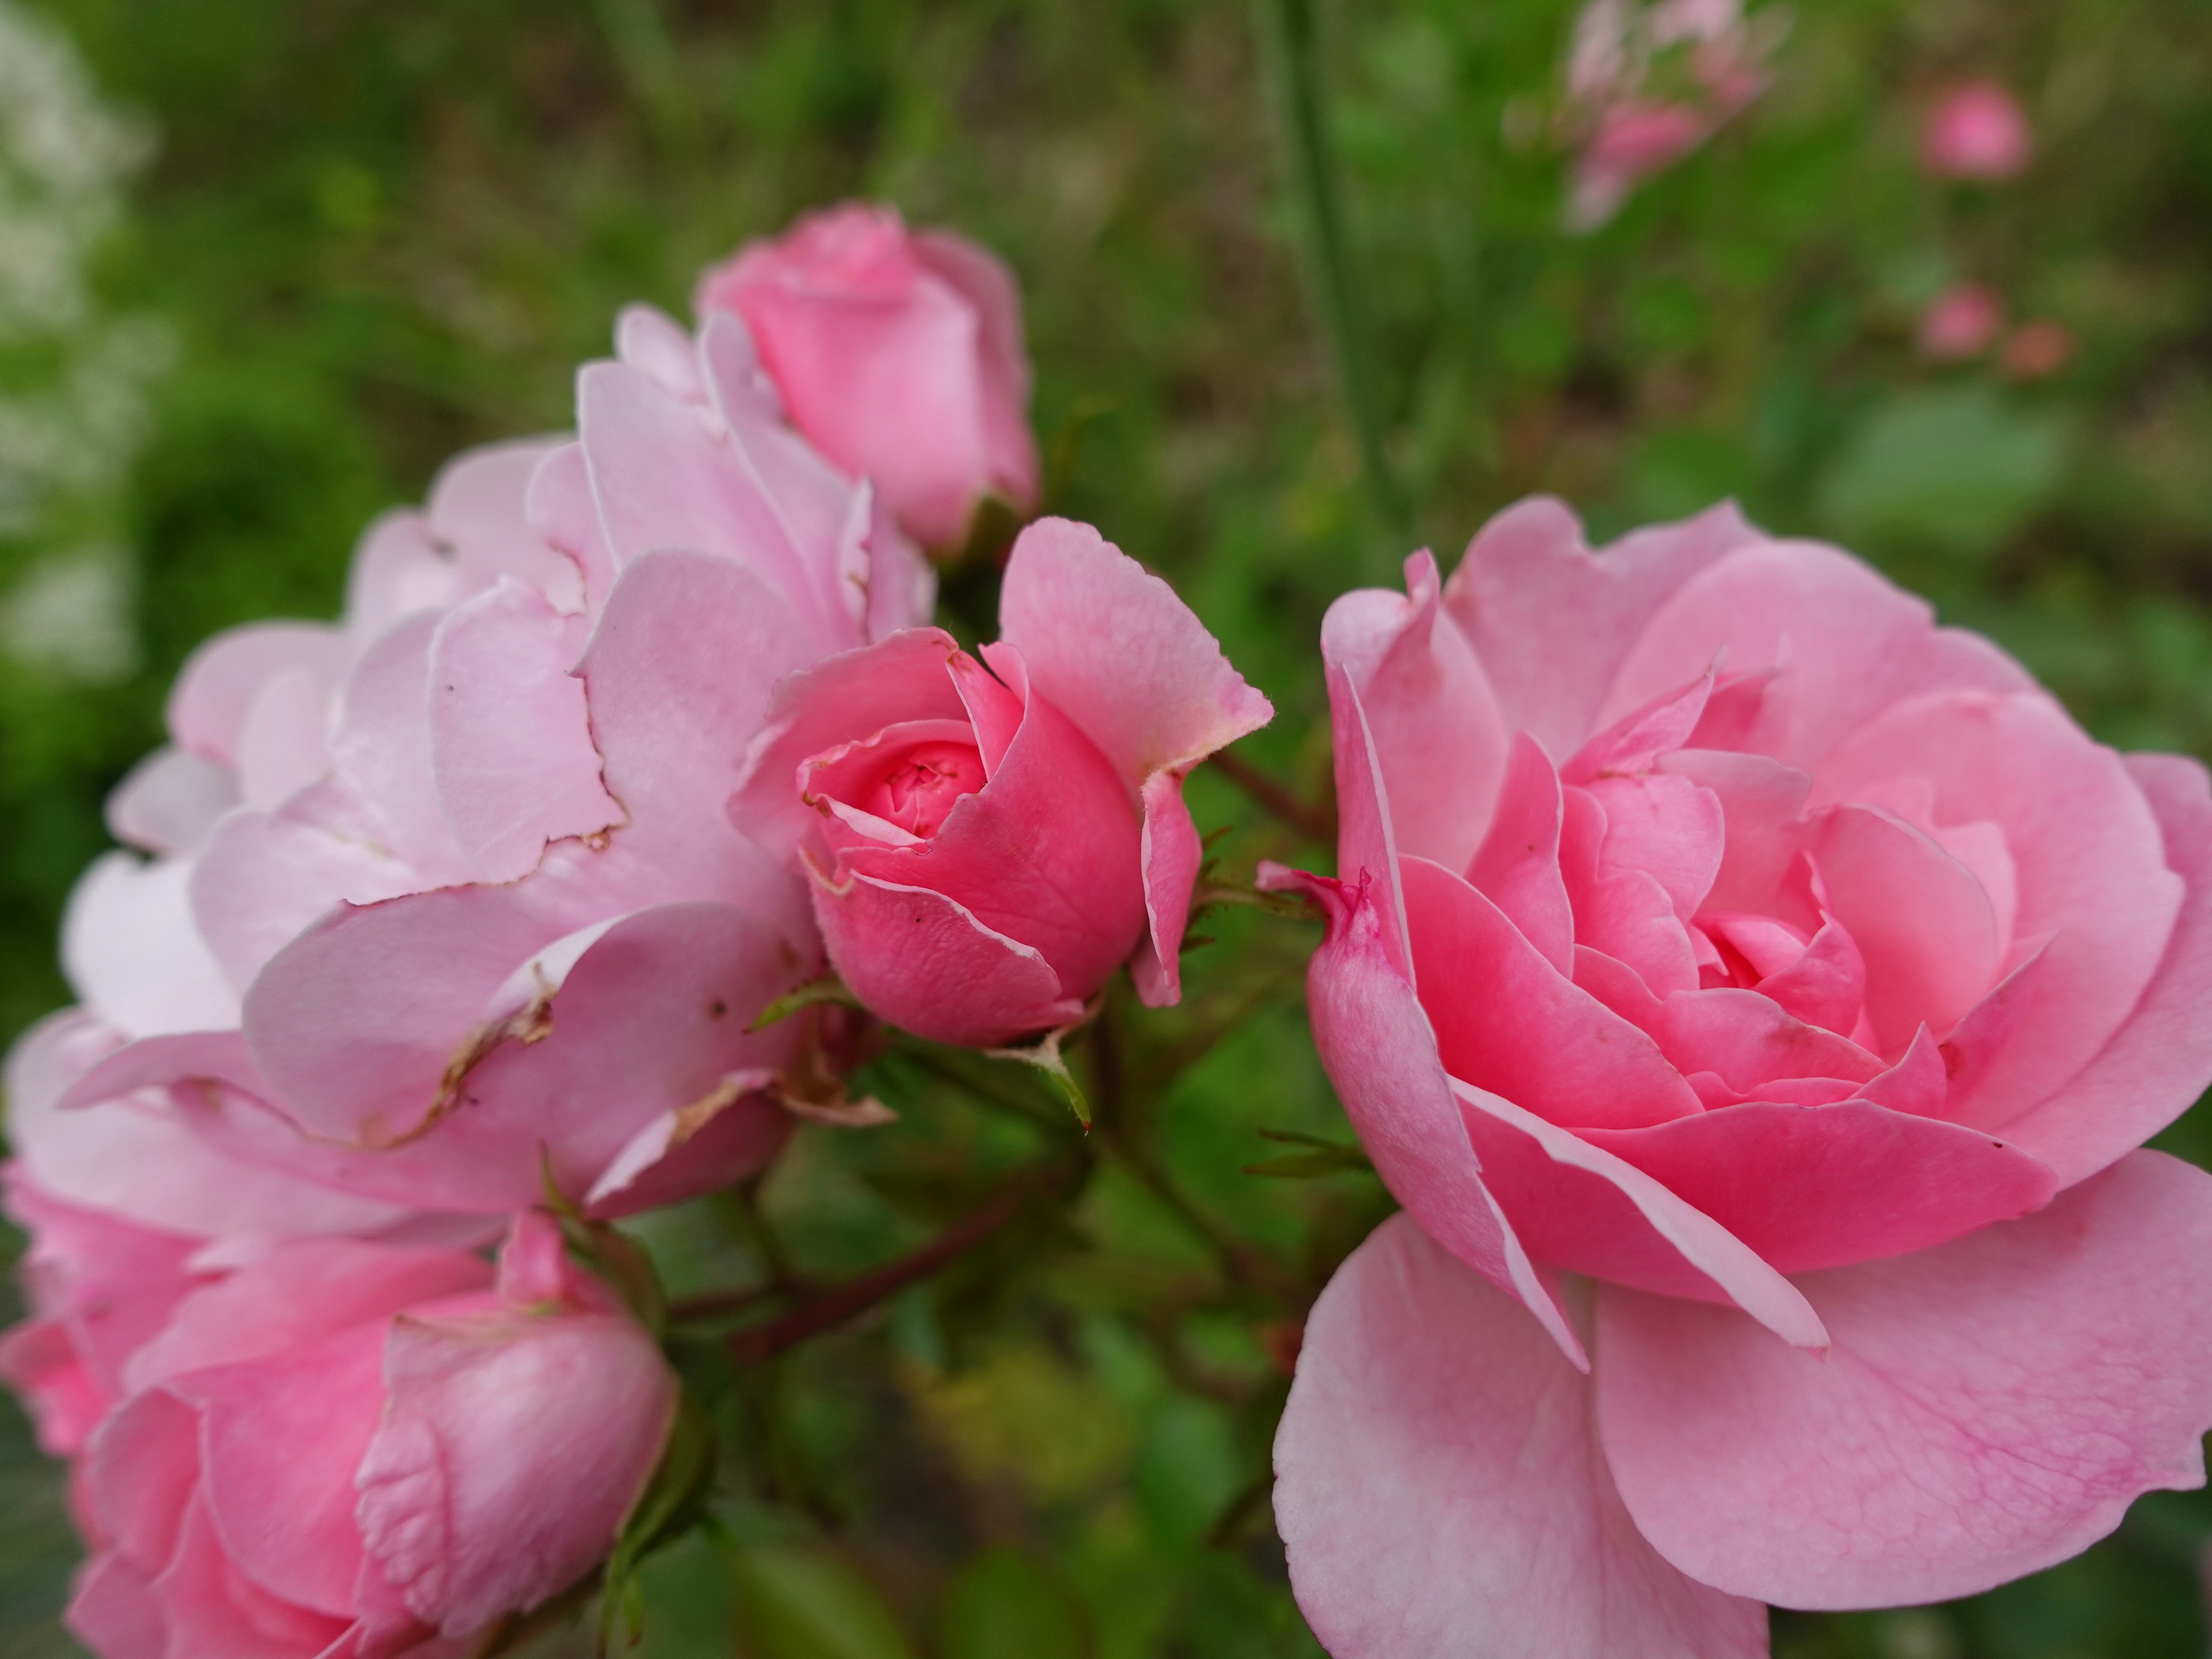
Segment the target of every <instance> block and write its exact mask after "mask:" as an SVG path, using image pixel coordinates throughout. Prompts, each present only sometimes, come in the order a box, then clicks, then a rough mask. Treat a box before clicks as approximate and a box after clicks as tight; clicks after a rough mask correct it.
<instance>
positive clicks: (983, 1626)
mask: <svg viewBox="0 0 2212 1659" xmlns="http://www.w3.org/2000/svg"><path fill="white" fill-rule="evenodd" d="M1088 1623H1089V1621H1088V1620H1087V1619H1086V1617H1085V1613H1084V1608H1083V1605H1082V1603H1081V1602H1079V1601H1077V1600H1076V1599H1075V1597H1074V1596H1073V1595H1072V1594H1071V1593H1070V1592H1069V1590H1068V1589H1067V1587H1066V1585H1065V1584H1064V1583H1061V1582H1060V1577H1059V1576H1058V1575H1057V1574H1055V1573H1054V1571H1052V1570H1051V1568H1049V1567H1048V1566H1047V1565H1045V1564H1044V1563H1042V1562H1041V1561H1037V1560H1036V1559H1032V1558H1031V1557H1030V1556H1027V1555H1024V1553H1022V1552H1020V1551H1019V1550H1014V1549H1006V1548H1003V1547H1002V1548H999V1549H992V1550H986V1551H985V1552H984V1553H982V1554H981V1555H979V1556H977V1557H976V1558H975V1559H974V1560H972V1561H970V1562H969V1563H968V1565H966V1566H964V1567H963V1568H961V1570H960V1571H958V1572H957V1574H955V1575H954V1577H953V1579H952V1582H951V1583H949V1584H947V1585H946V1586H945V1601H944V1604H943V1606H942V1607H941V1609H940V1611H939V1615H938V1626H937V1651H938V1656H939V1659H1086V1656H1088V1655H1089V1654H1090V1653H1091V1650H1092V1643H1091V1636H1090V1631H1089V1628H1088Z"/></svg>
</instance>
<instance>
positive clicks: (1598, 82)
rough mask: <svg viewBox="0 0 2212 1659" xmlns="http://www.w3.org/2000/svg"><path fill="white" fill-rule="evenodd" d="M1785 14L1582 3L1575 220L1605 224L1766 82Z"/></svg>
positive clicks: (1708, 4) (1573, 121) (1677, 1)
mask: <svg viewBox="0 0 2212 1659" xmlns="http://www.w3.org/2000/svg"><path fill="white" fill-rule="evenodd" d="M1778 16H1779V14H1778V13H1776V12H1771V11H1770V12H1767V13H1764V14H1761V15H1760V16H1759V17H1758V18H1756V19H1753V20H1750V21H1747V20H1746V19H1745V18H1744V16H1743V15H1742V7H1741V0H1657V3H1653V4H1640V3H1637V0H1590V3H1589V4H1588V5H1586V6H1584V7H1583V10H1582V13H1581V15H1579V16H1578V17H1577V19H1576V21H1575V35H1574V44H1573V46H1572V49H1571V52H1569V55H1568V59H1567V97H1568V109H1567V115H1566V119H1567V124H1568V128H1569V131H1570V133H1571V136H1572V137H1573V138H1574V140H1575V142H1576V143H1577V151H1576V155H1575V164H1574V183H1573V189H1572V194H1571V197H1570V198H1569V201H1568V205H1567V215H1566V219H1567V225H1568V228H1570V229H1573V230H1589V229H1594V228H1596V227H1597V226H1599V225H1601V224H1603V223H1604V222H1606V221H1607V220H1608V219H1610V218H1611V217H1612V216H1613V215H1614V214H1615V213H1616V212H1618V211H1619V210H1620V204H1622V203H1623V202H1624V201H1626V199H1627V198H1628V195H1629V192H1630V191H1633V190H1634V189H1635V188H1636V186H1637V185H1639V184H1641V183H1643V181H1644V179H1648V178H1650V177H1651V176H1652V175H1653V174H1654V173H1660V172H1662V171H1664V170H1665V169H1666V168H1668V167H1671V166H1673V165H1674V163H1675V162H1676V161H1680V159H1681V158H1682V157H1683V156H1685V155H1688V154H1689V153H1690V152H1691V151H1692V150H1693V149H1697V147H1698V146H1699V145H1700V144H1702V143H1705V140H1706V139H1708V138H1710V137H1712V135H1713V134H1714V133H1715V132H1716V131H1718V130H1719V129H1720V128H1721V127H1722V126H1723V125H1724V124H1725V123H1727V122H1728V121H1729V120H1730V119H1731V118H1734V117H1735V115H1737V114H1739V113H1740V112H1742V111H1743V110H1744V109H1745V108H1747V106H1749V105H1750V104H1751V103H1752V102H1753V100H1756V99H1757V98H1758V97H1759V94H1761V93H1763V92H1765V90H1766V85H1767V78H1768V77H1767V74H1766V70H1765V60H1766V58H1767V56H1768V54H1769V53H1770V52H1772V50H1773V48H1774V46H1775V44H1776V42H1777V41H1778V40H1779V39H1780V34H1779V30H1778V26H1777V24H1776V22H1775V21H1774V20H1775V19H1777V18H1778ZM1677 60H1679V61H1677ZM1666 70H1672V71H1674V72H1672V73H1666V72H1664V71H1666Z"/></svg>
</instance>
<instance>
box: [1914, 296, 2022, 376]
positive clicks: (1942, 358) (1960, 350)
mask: <svg viewBox="0 0 2212 1659" xmlns="http://www.w3.org/2000/svg"><path fill="white" fill-rule="evenodd" d="M2003 327H2004V301H2003V300H2002V298H2001V297H1999V295H1998V294H1997V292H1996V289H1993V288H1990V286H1988V285H1987V284H1986V283H1960V284H1959V285H1958V286H1957V287H1955V288H1948V289H1944V290H1943V292H1942V293H1941V294H1939V295H1936V297H1935V298H1934V299H1933V300H1931V301H1929V302H1928V308H1927V309H1926V310H1925V311H1923V312H1922V313H1920V332H1919V340H1918V343H1919V347H1920V355H1921V356H1923V357H1928V358H1932V359H1934V360H1935V361H1936V362H1956V361H1957V360H1958V359H1960V358H1962V357H1978V356H1981V354H1982V353H1983V352H1984V351H1987V350H1988V349H1990V346H1991V345H1993V344H1995V343H1996V337H1997V333H1998V331H2000V330H2001V329H2002V328H2003Z"/></svg>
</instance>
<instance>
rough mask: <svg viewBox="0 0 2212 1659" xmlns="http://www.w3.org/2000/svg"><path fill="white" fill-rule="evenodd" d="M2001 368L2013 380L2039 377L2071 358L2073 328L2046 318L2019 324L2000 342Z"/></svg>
mask: <svg viewBox="0 0 2212 1659" xmlns="http://www.w3.org/2000/svg"><path fill="white" fill-rule="evenodd" d="M2073 361H2074V331H2073V330H2071V329H2069V328H2068V327H2067V326H2066V325H2065V324H2063V323H2061V322H2054V321H2053V320H2052V319H2050V318H2048V317H2038V318H2036V319H2033V321H2030V322H2025V323H2022V324H2021V325H2020V326H2019V327H2018V328H2017V329H2015V331H2013V337H2012V338H2010V339H2009V340H2007V341H2006V342H2005V343H2004V351H2003V353H2002V362H2003V364H2004V371H2005V373H2006V374H2009V375H2011V376H2012V377H2013V378H2014V379H2015V380H2041V379H2042V378H2043V377H2044V376H2045V375H2046V374H2057V372H2058V371H2059V370H2060V369H2062V368H2065V367H2066V365H2067V364H2068V363H2069V362H2073Z"/></svg>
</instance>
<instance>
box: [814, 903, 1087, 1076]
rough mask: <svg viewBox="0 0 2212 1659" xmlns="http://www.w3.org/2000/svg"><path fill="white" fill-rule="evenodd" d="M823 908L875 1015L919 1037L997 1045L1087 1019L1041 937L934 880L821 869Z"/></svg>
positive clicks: (848, 973)
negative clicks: (980, 911) (1040, 946)
mask: <svg viewBox="0 0 2212 1659" xmlns="http://www.w3.org/2000/svg"><path fill="white" fill-rule="evenodd" d="M813 893H814V915H815V918H816V920H817V921H819V922H820V924H821V927H822V937H823V941H824V942H825V943H826V944H827V945H828V946H829V959H830V960H831V961H832V962H833V963H836V967H837V971H838V973H839V974H840V975H842V978H843V979H844V981H845V983H846V984H847V985H848V987H851V988H852V991H853V994H854V995H855V996H857V997H858V998H860V1000H861V1002H862V1003H864V1004H866V1006H867V1007H868V1008H869V1009H870V1010H871V1011H872V1012H874V1013H876V1014H878V1015H879V1016H881V1017H882V1018H884V1019H886V1020H889V1021H890V1023H891V1024H894V1025H898V1026H902V1027H903V1028H904V1029H906V1030H909V1031H912V1032H913V1033H915V1035H916V1036H925V1037H928V1038H930V1039H932V1040H933V1041H934V1042H957V1043H961V1044H963V1045H965V1046H967V1047H969V1048H987V1047H991V1046H993V1045H995V1044H1000V1043H1005V1042H1011V1041H1012V1040H1013V1039H1014V1038H1015V1037H1017V1036H1024V1035H1025V1034H1027V1033H1030V1032H1033V1031H1042V1030H1048V1029H1050V1028H1051V1027H1053V1026H1056V1025H1066V1024H1071V1023H1073V1021H1075V1020H1078V1019H1080V1018H1083V1000H1082V999H1081V998H1080V997H1072V996H1069V995H1067V994H1065V992H1064V991H1063V990H1062V989H1061V986H1060V975H1058V974H1056V973H1054V971H1053V969H1052V965H1051V964H1050V963H1048V962H1047V961H1046V960H1045V959H1044V957H1043V955H1042V953H1041V952H1040V951H1038V950H1037V949H1036V947H1035V946H1034V945H1024V944H1022V943H1021V942H1019V941H1018V940H1016V939H1009V938H1007V937H1006V935H1005V934H1004V933H995V932H994V931H993V930H992V929H990V928H988V927H985V926H984V925H983V923H982V922H981V921H978V920H977V919H976V918H975V915H974V914H973V913H972V912H971V911H969V909H968V908H966V907H965V906H964V905H962V904H960V903H959V902H957V901H956V900H953V899H951V898H948V897H946V896H945V895H944V894H942V893H939V892H937V891H934V890H932V889H929V888H926V887H913V886H906V885H902V884H898V883H895V882H890V881H886V880H880V879H878V878H875V877H872V876H867V875H863V874H861V873H860V872H858V871H854V872H848V873H847V874H846V875H844V876H843V877H842V878H837V879H836V880H834V881H833V880H832V879H831V878H829V876H827V875H825V874H823V873H821V872H817V873H816V875H815V879H814V883H813Z"/></svg>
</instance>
